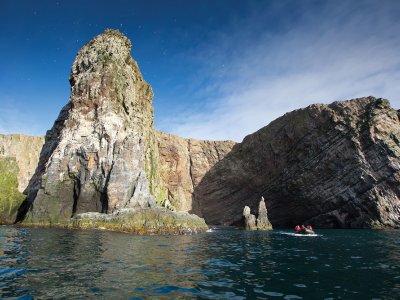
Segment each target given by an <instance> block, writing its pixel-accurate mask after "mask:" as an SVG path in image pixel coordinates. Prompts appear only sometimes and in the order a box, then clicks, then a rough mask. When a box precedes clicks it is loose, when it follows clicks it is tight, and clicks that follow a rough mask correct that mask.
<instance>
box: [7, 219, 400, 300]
mask: <svg viewBox="0 0 400 300" xmlns="http://www.w3.org/2000/svg"><path fill="white" fill-rule="evenodd" d="M316 233H317V235H316V236H295V235H293V234H291V233H290V232H289V231H281V230H274V231H267V232H257V231H242V230H233V229H226V228H225V229H215V230H212V231H211V232H207V233H204V234H197V235H186V236H137V235H132V234H127V233H115V232H108V231H101V230H61V229H40V228H29V229H28V228H14V227H7V226H3V227H0V297H1V298H8V297H13V298H18V297H20V299H32V298H33V299H36V298H38V299H60V298H63V299H81V298H93V299H97V298H100V299H142V298H144V299H147V298H149V297H154V298H156V299H188V298H200V299H257V298H258V299H399V298H400V232H398V231H372V230H316Z"/></svg>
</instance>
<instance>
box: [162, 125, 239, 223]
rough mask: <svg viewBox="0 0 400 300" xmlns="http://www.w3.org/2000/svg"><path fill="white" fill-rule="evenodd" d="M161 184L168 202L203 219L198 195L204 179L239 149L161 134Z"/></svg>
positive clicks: (225, 144)
mask: <svg viewBox="0 0 400 300" xmlns="http://www.w3.org/2000/svg"><path fill="white" fill-rule="evenodd" d="M157 141H158V151H159V159H160V176H161V184H162V185H163V186H164V187H165V188H166V192H167V193H166V195H165V199H168V201H169V202H170V203H171V204H172V205H173V206H174V207H175V208H176V209H177V210H178V211H190V212H192V213H195V214H197V215H199V216H201V207H200V201H198V200H197V199H196V195H195V194H194V190H195V188H196V187H197V186H198V184H199V183H200V182H201V180H202V179H203V177H204V175H205V174H206V173H207V172H208V171H209V170H210V169H211V168H212V167H213V166H214V165H215V164H216V163H217V162H219V161H220V160H222V159H223V158H224V157H225V156H226V155H227V154H228V153H229V152H230V151H231V150H232V147H233V146H234V145H235V143H234V142H232V141H200V140H193V139H184V138H181V137H178V136H176V135H172V134H166V133H160V132H159V133H157Z"/></svg>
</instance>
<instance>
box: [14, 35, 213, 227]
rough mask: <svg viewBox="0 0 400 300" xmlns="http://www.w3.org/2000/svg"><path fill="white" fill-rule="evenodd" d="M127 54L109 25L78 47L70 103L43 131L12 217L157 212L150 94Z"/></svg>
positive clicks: (45, 220) (49, 220)
mask: <svg viewBox="0 0 400 300" xmlns="http://www.w3.org/2000/svg"><path fill="white" fill-rule="evenodd" d="M130 51H131V43H130V41H129V40H128V39H127V38H126V37H125V36H123V35H122V34H121V33H119V32H118V31H115V30H106V31H105V32H104V33H103V34H101V35H99V36H97V37H95V38H94V39H93V40H91V41H90V42H89V43H88V44H86V45H85V46H84V47H83V48H82V49H81V50H80V51H79V53H78V55H77V57H76V59H75V61H74V63H73V65H72V69H71V74H70V83H71V97H70V101H69V102H68V103H67V104H66V105H65V107H64V108H63V109H62V111H61V113H60V115H59V117H58V119H57V120H56V121H55V123H54V126H53V128H52V129H51V130H50V131H48V132H47V134H46V141H45V144H44V146H43V150H42V152H41V154H40V159H39V164H38V167H37V169H36V172H35V174H34V176H33V177H32V179H31V181H30V183H29V185H28V187H27V189H26V193H27V199H26V200H25V201H24V203H23V205H22V206H21V207H20V210H19V215H18V218H17V221H22V220H24V222H25V223H33V224H62V223H64V222H67V221H69V220H70V218H71V217H74V216H76V215H78V214H80V213H85V212H100V213H111V212H116V211H119V210H121V209H126V208H131V209H142V210H143V209H156V207H157V201H156V197H157V196H158V195H160V194H161V195H162V188H161V186H160V182H159V181H160V176H159V173H158V160H159V158H158V149H157V141H156V136H155V131H154V128H153V121H154V116H153V102H152V101H153V92H152V89H151V87H150V86H149V85H148V84H147V83H146V82H145V81H144V79H143V77H142V75H141V73H140V70H139V67H138V65H137V63H136V62H135V61H134V60H133V59H132V57H131V55H130ZM163 211H164V210H162V211H160V213H161V214H162V213H163ZM196 218H197V217H196ZM202 222H203V225H205V223H204V221H202ZM203 228H204V227H203Z"/></svg>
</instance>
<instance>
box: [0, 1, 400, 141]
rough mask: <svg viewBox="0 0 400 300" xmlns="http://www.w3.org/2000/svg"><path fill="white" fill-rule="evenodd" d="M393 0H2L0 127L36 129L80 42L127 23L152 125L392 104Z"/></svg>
mask: <svg viewBox="0 0 400 300" xmlns="http://www.w3.org/2000/svg"><path fill="white" fill-rule="evenodd" d="M399 16H400V1H389V0H380V1H378V0H377V1H361V0H357V1H347V0H344V1H339V0H335V1H305V0H304V1H299V0H293V1H282V0H279V1H248V0H246V1H245V0H243V1H242V0H225V1H222V0H213V1H204V0H202V1H200V0H198V1H189V0H184V1H151V0H148V1H119V0H114V1H88V0H81V1H61V0H59V1H19V0H2V1H0V22H1V26H0V40H1V44H0V45H1V46H0V49H1V50H0V53H1V55H0V65H1V72H0V91H1V93H0V133H24V134H28V135H44V134H45V132H46V130H47V129H49V128H50V127H51V126H52V124H53V122H54V120H55V118H56V117H57V115H58V113H59V111H60V109H61V107H62V106H63V105H64V104H65V103H66V102H67V101H68V98H69V83H68V75H69V71H70V67H71V65H72V62H73V60H74V58H75V55H76V53H77V51H78V50H79V49H80V48H81V47H82V46H83V45H84V44H85V43H86V42H88V41H89V40H90V39H91V38H92V37H93V36H95V35H97V34H99V33H101V32H103V31H104V29H105V28H115V29H119V30H121V31H122V32H123V33H125V34H126V35H127V36H128V37H129V38H130V39H131V40H132V43H133V50H132V55H133V57H134V59H135V60H136V61H137V62H138V63H139V66H140V68H141V70H142V73H143V75H144V78H145V80H146V81H147V82H149V83H150V84H151V85H152V87H153V90H154V93H155V98H154V105H155V126H156V128H157V129H159V130H161V131H164V132H170V133H175V134H178V135H181V136H184V137H194V138H199V139H217V140H218V139H220V140H223V139H232V140H235V141H241V140H242V138H243V137H244V136H245V135H247V134H249V133H252V132H254V131H256V130H257V129H259V128H261V127H263V126H265V125H267V124H268V123H269V122H270V121H272V120H273V119H275V118H277V117H279V116H280V115H283V114H284V113H285V112H287V111H290V110H293V109H297V108H300V107H304V106H307V105H309V104H312V103H316V102H318V103H330V102H332V101H335V100H340V99H350V98H354V97H360V96H368V95H374V96H377V97H385V98H388V99H389V100H391V103H392V106H393V107H395V108H400V84H399V82H400V55H399V53H400V34H399V33H400V17H399Z"/></svg>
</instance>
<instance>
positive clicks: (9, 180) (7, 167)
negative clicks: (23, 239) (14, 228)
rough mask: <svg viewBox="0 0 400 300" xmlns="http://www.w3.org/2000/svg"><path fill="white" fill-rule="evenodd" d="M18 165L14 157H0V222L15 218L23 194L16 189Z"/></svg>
mask: <svg viewBox="0 0 400 300" xmlns="http://www.w3.org/2000/svg"><path fill="white" fill-rule="evenodd" d="M18 171H19V168H18V165H17V162H16V161H15V158H10V157H6V158H0V223H1V224H10V223H13V222H14V220H15V216H16V212H17V210H18V207H19V206H20V205H21V203H22V201H23V200H24V199H25V196H24V195H23V194H22V193H20V192H19V191H18V177H17V176H18Z"/></svg>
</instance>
